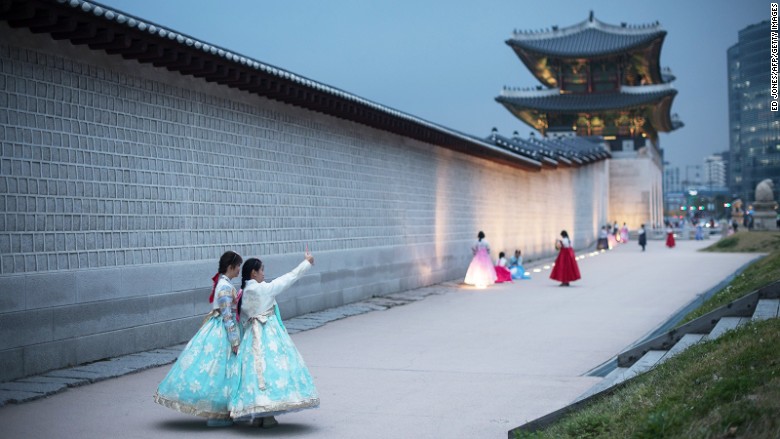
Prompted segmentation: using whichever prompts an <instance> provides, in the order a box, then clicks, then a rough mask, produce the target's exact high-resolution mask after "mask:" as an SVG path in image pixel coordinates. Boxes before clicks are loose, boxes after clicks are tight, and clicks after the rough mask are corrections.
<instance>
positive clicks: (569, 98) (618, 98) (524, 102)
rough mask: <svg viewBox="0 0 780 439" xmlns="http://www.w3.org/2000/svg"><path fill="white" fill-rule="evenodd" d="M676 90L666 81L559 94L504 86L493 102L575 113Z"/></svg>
mask: <svg viewBox="0 0 780 439" xmlns="http://www.w3.org/2000/svg"><path fill="white" fill-rule="evenodd" d="M676 94H677V90H675V89H674V88H672V87H671V85H669V84H660V85H651V86H638V87H627V86H624V87H622V88H621V90H620V91H619V92H615V93H592V94H575V93H561V92H560V90H558V89H548V90H539V91H537V90H521V91H515V90H510V89H505V90H504V91H503V92H502V94H501V96H498V97H497V98H496V101H498V102H500V103H501V104H503V105H505V106H512V107H515V108H526V109H534V110H538V111H553V112H559V113H578V112H585V111H604V110H618V109H628V108H636V107H641V106H644V105H653V104H655V103H657V102H659V101H660V100H661V99H663V98H666V97H674V96H675V95H676Z"/></svg>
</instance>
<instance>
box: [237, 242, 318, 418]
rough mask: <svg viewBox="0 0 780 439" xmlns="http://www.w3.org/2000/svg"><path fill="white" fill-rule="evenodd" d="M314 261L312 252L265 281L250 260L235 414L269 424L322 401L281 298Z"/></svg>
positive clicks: (243, 278)
mask: <svg viewBox="0 0 780 439" xmlns="http://www.w3.org/2000/svg"><path fill="white" fill-rule="evenodd" d="M313 264H314V257H313V256H312V255H311V253H309V252H308V251H307V252H306V253H305V255H304V260H303V261H301V263H300V264H298V266H297V267H296V268H295V269H293V270H292V271H291V272H289V273H287V274H285V275H283V276H280V277H277V278H276V279H274V280H273V281H271V282H265V266H264V265H263V263H262V261H260V260H259V259H257V258H250V259H248V260H247V261H246V263H245V264H244V268H243V269H242V273H241V285H242V289H243V295H242V301H241V315H242V319H243V320H244V322H245V325H246V329H245V331H244V338H243V340H242V341H241V347H240V348H239V350H238V360H237V363H238V365H239V368H240V376H241V379H240V381H239V383H238V385H237V387H236V390H235V391H234V392H233V395H232V397H231V400H230V415H231V416H232V417H233V418H234V419H236V420H241V421H243V420H247V421H252V422H253V424H254V425H257V426H260V427H263V428H269V427H274V426H276V425H277V424H278V423H277V421H276V419H275V418H274V416H276V415H280V414H282V413H289V412H293V411H298V410H303V409H307V408H315V407H317V406H319V404H320V399H319V395H318V394H317V389H316V388H315V386H314V380H313V378H312V376H311V373H310V372H309V369H308V368H307V367H306V364H305V363H304V362H303V358H302V357H301V354H300V353H299V352H298V349H297V348H296V347H295V344H294V343H293V341H292V339H291V338H290V336H289V335H288V334H287V330H286V329H285V327H284V324H283V323H282V318H281V315H280V313H279V307H278V305H277V304H276V296H278V295H279V294H281V293H282V292H284V291H285V290H287V289H288V288H290V287H291V286H292V285H293V284H294V283H295V282H297V281H298V279H300V278H301V277H303V275H304V274H305V273H306V272H307V271H308V270H309V269H310V268H311V266H312V265H313Z"/></svg>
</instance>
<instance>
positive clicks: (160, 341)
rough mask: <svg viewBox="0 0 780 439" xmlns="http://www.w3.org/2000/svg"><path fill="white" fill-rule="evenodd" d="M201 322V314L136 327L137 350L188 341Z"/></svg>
mask: <svg viewBox="0 0 780 439" xmlns="http://www.w3.org/2000/svg"><path fill="white" fill-rule="evenodd" d="M202 323H203V316H195V317H188V318H183V319H177V320H170V321H167V322H161V323H155V324H153V325H146V326H142V327H139V328H137V333H136V340H137V341H136V346H137V351H145V350H149V349H155V348H160V347H165V346H172V345H174V344H178V343H184V342H187V341H189V340H190V339H191V338H192V337H193V336H194V335H195V333H196V332H198V329H199V328H200V326H201V324H202Z"/></svg>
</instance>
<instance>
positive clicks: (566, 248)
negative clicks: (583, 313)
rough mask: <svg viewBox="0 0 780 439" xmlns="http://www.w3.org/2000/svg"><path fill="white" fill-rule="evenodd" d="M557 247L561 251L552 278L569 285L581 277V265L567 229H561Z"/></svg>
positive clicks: (565, 285) (562, 284) (556, 243)
mask: <svg viewBox="0 0 780 439" xmlns="http://www.w3.org/2000/svg"><path fill="white" fill-rule="evenodd" d="M616 224H617V223H616ZM555 247H556V248H558V249H559V251H558V257H557V258H556V259H555V266H554V267H553V270H552V273H550V279H553V280H557V281H558V282H560V283H561V285H560V286H562V287H568V286H569V282H573V281H575V280H578V279H580V267H579V266H578V265H577V258H576V257H575V256H574V249H573V248H572V246H571V240H570V239H569V234H568V233H567V232H566V230H562V231H561V239H559V240H557V241H556V242H555Z"/></svg>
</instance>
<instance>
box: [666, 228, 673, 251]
mask: <svg viewBox="0 0 780 439" xmlns="http://www.w3.org/2000/svg"><path fill="white" fill-rule="evenodd" d="M674 245H675V242H674V229H673V228H672V226H671V225H667V226H666V246H667V247H669V248H674Z"/></svg>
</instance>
